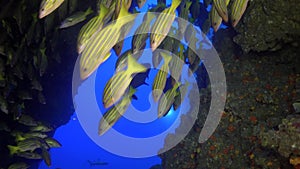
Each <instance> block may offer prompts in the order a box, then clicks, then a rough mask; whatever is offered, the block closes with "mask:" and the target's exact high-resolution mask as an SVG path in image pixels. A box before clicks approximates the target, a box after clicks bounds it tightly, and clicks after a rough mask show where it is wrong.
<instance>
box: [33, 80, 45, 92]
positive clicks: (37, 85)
mask: <svg viewBox="0 0 300 169" xmlns="http://www.w3.org/2000/svg"><path fill="white" fill-rule="evenodd" d="M31 89H34V90H37V91H42V90H43V87H42V85H41V83H40V82H39V81H38V80H37V79H33V80H32V81H31Z"/></svg>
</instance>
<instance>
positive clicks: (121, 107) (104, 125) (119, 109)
mask: <svg viewBox="0 0 300 169" xmlns="http://www.w3.org/2000/svg"><path fill="white" fill-rule="evenodd" d="M135 91H136V89H134V88H132V87H130V89H129V93H128V94H126V95H125V96H124V97H123V98H122V100H121V101H120V102H119V103H118V104H116V105H115V106H113V107H112V108H111V109H109V110H108V111H107V112H106V113H105V114H104V116H103V117H102V118H101V120H100V122H99V127H98V134H99V135H100V136H101V135H103V134H104V133H105V132H106V131H108V130H109V129H110V128H111V127H112V126H113V125H114V124H115V123H116V122H117V121H118V119H119V118H120V117H121V116H122V115H123V114H124V113H125V111H126V110H127V108H128V106H129V104H130V102H131V100H132V96H133V94H134V93H135Z"/></svg>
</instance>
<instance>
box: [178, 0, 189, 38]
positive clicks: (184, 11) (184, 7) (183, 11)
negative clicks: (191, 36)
mask: <svg viewBox="0 0 300 169" xmlns="http://www.w3.org/2000/svg"><path fill="white" fill-rule="evenodd" d="M191 5H192V1H185V2H184V3H182V4H181V5H180V14H179V17H181V18H182V19H184V20H188V17H189V13H190V7H191ZM186 24H187V22H179V23H178V27H179V31H180V33H181V34H183V33H184V30H185V28H186Z"/></svg>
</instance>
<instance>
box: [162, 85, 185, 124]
mask: <svg viewBox="0 0 300 169" xmlns="http://www.w3.org/2000/svg"><path fill="white" fill-rule="evenodd" d="M179 85H180V84H179V83H176V84H175V85H174V86H173V87H172V88H171V89H169V90H168V91H166V93H165V94H164V95H163V96H162V97H161V99H160V100H159V104H158V110H157V118H161V117H162V116H164V115H165V114H166V113H167V112H168V111H169V110H170V108H171V106H172V104H173V102H174V98H175V97H176V96H177V95H178V92H177V88H178V87H179Z"/></svg>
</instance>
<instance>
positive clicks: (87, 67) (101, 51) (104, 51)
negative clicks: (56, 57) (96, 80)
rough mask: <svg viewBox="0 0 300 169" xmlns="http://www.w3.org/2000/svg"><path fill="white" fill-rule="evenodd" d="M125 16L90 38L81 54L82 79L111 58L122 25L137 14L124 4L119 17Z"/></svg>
mask: <svg viewBox="0 0 300 169" xmlns="http://www.w3.org/2000/svg"><path fill="white" fill-rule="evenodd" d="M125 16H127V17H126V19H117V20H116V22H114V23H112V24H110V25H108V26H106V27H105V28H103V29H102V30H101V31H99V32H97V33H96V34H95V35H94V36H93V38H92V39H91V40H89V42H88V43H87V46H86V47H85V49H84V50H83V52H82V54H81V56H80V77H81V79H82V80H84V79H86V78H87V77H89V76H90V75H91V74H92V73H93V72H94V71H95V70H96V69H97V68H98V67H99V66H100V65H101V63H103V62H104V61H106V60H107V59H108V58H109V56H110V50H111V48H112V47H113V46H114V45H115V44H116V43H117V41H118V39H119V37H120V34H121V28H122V26H123V25H125V24H127V23H129V22H131V21H133V20H134V19H135V16H134V15H131V14H129V13H128V12H127V10H126V9H125V7H124V6H122V8H121V11H120V15H119V17H125Z"/></svg>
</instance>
